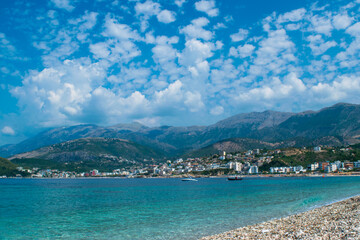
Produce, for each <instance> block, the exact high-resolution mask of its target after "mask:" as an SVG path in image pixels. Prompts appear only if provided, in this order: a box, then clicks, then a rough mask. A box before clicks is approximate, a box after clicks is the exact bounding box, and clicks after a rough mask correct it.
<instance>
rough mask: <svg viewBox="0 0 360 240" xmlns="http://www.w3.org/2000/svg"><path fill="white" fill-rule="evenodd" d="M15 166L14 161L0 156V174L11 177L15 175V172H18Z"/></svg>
mask: <svg viewBox="0 0 360 240" xmlns="http://www.w3.org/2000/svg"><path fill="white" fill-rule="evenodd" d="M16 167H17V165H15V164H14V163H12V162H10V161H9V160H7V159H5V158H1V157H0V176H4V175H5V176H7V177H13V176H16V174H20V172H19V171H18V170H17V169H16Z"/></svg>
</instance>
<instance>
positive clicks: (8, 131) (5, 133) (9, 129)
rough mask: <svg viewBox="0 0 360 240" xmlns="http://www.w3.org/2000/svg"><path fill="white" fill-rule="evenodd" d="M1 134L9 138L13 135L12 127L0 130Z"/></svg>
mask: <svg viewBox="0 0 360 240" xmlns="http://www.w3.org/2000/svg"><path fill="white" fill-rule="evenodd" d="M1 133H2V134H4V135H10V136H13V135H15V131H14V129H12V127H9V126H5V127H3V128H2V129H1Z"/></svg>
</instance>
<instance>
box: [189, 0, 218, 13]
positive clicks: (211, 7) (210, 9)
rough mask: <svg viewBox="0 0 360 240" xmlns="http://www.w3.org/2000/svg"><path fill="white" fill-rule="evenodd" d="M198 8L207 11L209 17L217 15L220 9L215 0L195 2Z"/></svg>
mask: <svg viewBox="0 0 360 240" xmlns="http://www.w3.org/2000/svg"><path fill="white" fill-rule="evenodd" d="M195 8H196V10H198V11H200V12H204V13H206V14H207V15H208V16H209V17H216V16H217V15H219V9H218V8H215V1H214V0H209V1H206V0H201V1H199V2H196V3H195Z"/></svg>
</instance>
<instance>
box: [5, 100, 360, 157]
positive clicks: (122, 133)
mask: <svg viewBox="0 0 360 240" xmlns="http://www.w3.org/2000/svg"><path fill="white" fill-rule="evenodd" d="M359 136H360V105H359V104H348V103H338V104H335V105H333V106H330V107H326V108H323V109H320V110H318V111H304V112H300V113H288V112H277V111H270V110H267V111H264V112H251V113H241V114H237V115H234V116H232V117H229V118H226V119H223V120H221V121H219V122H217V123H215V124H212V125H209V126H188V127H172V126H160V127H147V126H144V125H142V124H140V123H131V124H117V125H113V126H110V127H101V126H97V125H93V124H82V125H76V126H70V127H59V128H53V129H50V130H47V131H44V132H41V133H39V134H38V135H36V136H34V137H32V138H29V139H27V140H25V141H23V142H20V143H19V144H15V145H7V146H5V147H0V156H2V157H9V156H11V155H14V154H18V153H21V152H27V151H32V150H35V149H38V148H41V147H44V146H48V145H51V144H57V143H60V142H66V141H70V140H75V139H80V138H94V137H101V138H119V139H127V140H129V141H132V142H135V143H138V144H141V145H144V146H147V147H150V148H152V149H154V150H156V151H159V152H163V153H164V155H166V156H178V155H181V154H184V153H186V152H190V151H193V150H196V149H201V148H203V147H206V146H209V145H211V144H214V143H216V142H219V141H222V140H225V139H231V138H247V139H255V140H259V141H264V142H270V143H271V142H273V143H275V142H281V141H286V140H289V139H295V140H294V141H295V142H296V141H297V143H296V144H300V143H305V142H316V141H317V142H319V143H329V144H340V143H341V144H348V143H356V142H358V141H360V139H359ZM327 137H328V140H324V139H326V138H327ZM331 137H332V139H331ZM329 139H330V140H329Z"/></svg>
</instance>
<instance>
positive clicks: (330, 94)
mask: <svg viewBox="0 0 360 240" xmlns="http://www.w3.org/2000/svg"><path fill="white" fill-rule="evenodd" d="M310 90H311V93H312V99H314V100H315V101H317V102H321V103H327V102H337V101H359V98H360V97H359V94H358V93H359V91H360V78H359V77H357V76H340V77H339V79H338V80H336V81H334V82H333V83H318V84H316V85H314V86H313V87H311V89H310Z"/></svg>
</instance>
